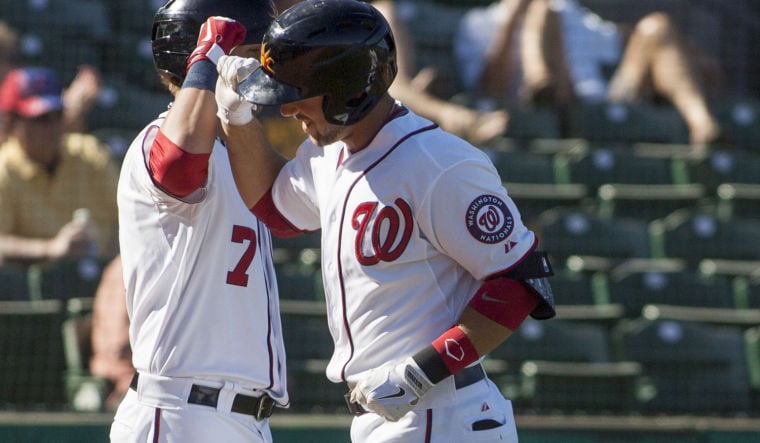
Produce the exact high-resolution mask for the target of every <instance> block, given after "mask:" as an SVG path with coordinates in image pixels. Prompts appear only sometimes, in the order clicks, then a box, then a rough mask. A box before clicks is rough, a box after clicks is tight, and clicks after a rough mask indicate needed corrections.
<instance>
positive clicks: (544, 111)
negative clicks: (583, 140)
mask: <svg viewBox="0 0 760 443" xmlns="http://www.w3.org/2000/svg"><path fill="white" fill-rule="evenodd" d="M505 135H506V136H507V137H512V138H516V139H521V140H530V139H534V138H560V137H562V136H563V135H564V134H563V130H562V122H561V118H560V114H559V113H558V112H557V111H556V110H555V109H552V108H541V109H538V108H536V109H510V111H509V126H508V127H507V132H506V133H505Z"/></svg>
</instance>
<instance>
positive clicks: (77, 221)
mask: <svg viewBox="0 0 760 443" xmlns="http://www.w3.org/2000/svg"><path fill="white" fill-rule="evenodd" d="M62 92H63V85H62V83H61V81H60V78H59V77H58V75H57V74H56V73H55V72H53V71H51V70H49V69H46V68H23V69H16V70H13V71H11V72H10V73H9V74H8V75H7V76H6V78H5V80H4V81H3V83H2V86H1V87H0V111H2V112H3V113H4V114H6V115H7V116H8V118H7V127H6V128H5V129H6V130H7V134H8V135H9V138H8V140H6V142H5V143H4V144H3V146H2V148H0V262H1V261H3V260H6V261H19V262H23V263H33V262H39V261H45V260H54V259H57V258H61V257H67V256H74V257H76V256H82V255H85V254H88V253H96V254H97V255H99V256H103V257H109V256H114V255H115V254H116V251H117V241H116V237H117V210H116V183H117V180H118V171H117V169H116V166H115V165H114V164H113V162H112V161H111V157H110V153H109V151H108V150H107V148H105V147H104V146H102V145H101V144H100V143H99V142H98V140H97V139H96V138H95V137H93V136H91V135H86V134H77V133H71V134H64V126H63V97H62Z"/></svg>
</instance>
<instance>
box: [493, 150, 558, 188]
mask: <svg viewBox="0 0 760 443" xmlns="http://www.w3.org/2000/svg"><path fill="white" fill-rule="evenodd" d="M491 159H492V160H493V164H494V166H495V167H496V170H497V171H498V172H499V175H500V176H501V179H502V181H505V182H509V183H513V182H516V183H544V184H551V183H556V180H555V178H554V163H553V160H552V156H551V155H546V154H537V153H533V152H530V151H525V150H522V149H515V150H511V151H492V154H491Z"/></svg>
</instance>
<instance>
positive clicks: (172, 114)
mask: <svg viewBox="0 0 760 443" xmlns="http://www.w3.org/2000/svg"><path fill="white" fill-rule="evenodd" d="M217 128H218V121H217V118H216V100H215V99H214V93H213V92H212V91H208V90H202V89H196V88H185V89H181V90H180V91H179V93H177V97H176V99H175V101H174V103H173V104H172V108H171V109H170V110H169V113H168V114H167V116H166V120H164V122H163V124H162V125H161V131H162V132H163V133H164V134H165V135H166V136H167V137H168V138H169V139H170V140H171V141H172V142H174V143H176V144H177V145H178V146H180V147H181V148H182V149H183V150H184V151H187V152H189V153H192V154H207V153H210V152H211V149H212V147H213V146H214V138H216V134H217Z"/></svg>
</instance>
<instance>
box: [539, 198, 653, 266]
mask: <svg viewBox="0 0 760 443" xmlns="http://www.w3.org/2000/svg"><path fill="white" fill-rule="evenodd" d="M537 231H538V232H539V239H540V243H541V244H540V246H541V248H542V249H544V250H546V251H548V252H549V254H550V256H551V257H552V259H553V261H555V262H559V261H562V260H565V259H567V258H568V257H569V256H571V255H591V256H601V257H606V258H611V259H624V258H631V257H649V253H650V251H649V242H648V233H647V224H646V222H645V221H643V220H638V219H632V218H628V219H624V218H620V219H605V218H602V217H600V216H599V215H597V214H594V213H592V212H590V211H583V210H579V209H564V208H558V209H552V210H549V211H546V212H544V213H543V214H541V216H540V217H539V219H538V223H537Z"/></svg>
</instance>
